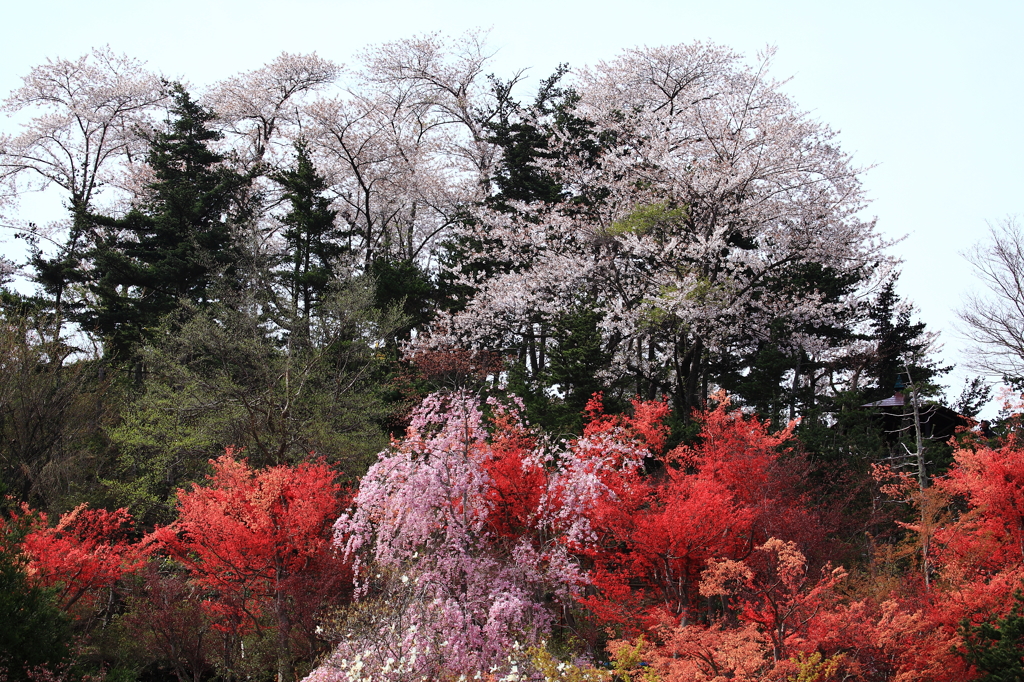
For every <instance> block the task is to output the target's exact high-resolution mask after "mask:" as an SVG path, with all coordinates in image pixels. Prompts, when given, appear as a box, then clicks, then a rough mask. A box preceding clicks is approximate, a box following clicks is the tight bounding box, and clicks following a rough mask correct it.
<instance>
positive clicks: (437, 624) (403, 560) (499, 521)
mask: <svg viewBox="0 0 1024 682" xmlns="http://www.w3.org/2000/svg"><path fill="white" fill-rule="evenodd" d="M488 407H489V411H493V413H494V414H495V415H496V417H495V419H494V421H493V422H492V425H493V427H494V428H495V432H494V434H493V436H490V435H489V434H488V420H487V419H486V418H485V416H484V413H483V411H482V405H481V404H480V402H479V401H478V400H477V399H475V398H473V397H471V396H469V395H468V394H465V393H455V394H450V395H442V394H433V395H431V396H429V397H428V398H427V399H426V400H425V401H424V402H423V404H422V405H421V406H420V408H418V410H417V411H416V412H415V413H414V415H413V418H412V422H411V425H410V427H409V431H408V433H407V435H406V437H405V438H404V439H403V440H401V441H399V442H397V443H396V444H395V446H394V448H393V449H392V450H391V451H388V452H384V453H381V455H380V459H379V461H378V463H377V464H375V465H374V466H372V467H371V468H370V470H369V471H368V472H367V474H366V476H364V477H363V480H362V482H361V484H360V489H359V492H358V494H357V495H356V497H355V500H354V502H355V507H354V508H353V510H351V511H350V512H348V513H346V514H345V515H343V516H342V517H341V518H340V519H339V520H338V522H337V524H336V526H335V528H336V532H337V537H338V542H340V543H343V544H344V546H345V549H346V552H347V553H348V555H349V556H352V557H354V558H355V560H356V562H357V568H358V571H359V576H361V577H360V581H361V587H360V588H359V590H360V592H359V594H361V595H362V596H363V599H364V601H369V603H370V605H371V606H369V607H366V606H364V607H363V610H362V611H359V612H357V613H356V615H355V616H354V617H353V618H350V619H349V621H348V623H347V625H346V626H345V627H342V628H340V630H339V632H338V637H339V639H341V641H340V642H339V644H338V648H337V650H336V651H335V653H334V655H333V656H332V657H331V658H330V659H329V660H328V661H327V662H326V663H325V664H324V665H323V666H322V667H321V668H320V669H319V670H318V671H317V672H315V673H314V675H313V679H322V680H337V679H350V678H352V677H353V676H356V677H358V676H359V675H364V676H365V675H371V676H373V677H374V679H407V678H406V677H402V676H403V675H407V674H410V671H415V672H416V674H417V675H420V676H423V677H431V676H436V675H438V674H440V673H441V672H442V671H445V672H446V673H448V674H451V673H455V674H458V673H462V674H466V675H467V676H469V675H472V674H473V673H474V672H479V671H483V670H488V669H490V668H491V666H494V665H501V664H502V663H503V661H504V659H505V655H506V653H507V652H508V651H510V650H511V649H512V647H513V646H514V645H515V644H516V643H518V642H520V641H521V639H522V640H526V641H521V643H523V644H528V643H529V641H530V640H533V639H534V638H536V637H537V636H538V635H540V634H542V633H543V632H545V631H547V629H548V628H549V627H550V625H551V622H552V618H553V615H552V613H551V611H550V610H549V609H548V608H547V605H546V604H545V603H544V602H545V597H546V595H547V596H554V597H555V598H561V599H563V600H564V599H565V598H567V597H568V596H569V594H570V593H571V591H572V590H573V589H574V588H575V587H576V586H577V585H579V584H580V582H581V580H582V574H581V573H580V571H579V568H578V566H577V564H576V563H575V562H574V561H573V560H572V559H571V557H570V556H569V554H568V552H567V550H566V548H565V546H564V544H562V543H559V542H557V541H556V540H555V538H554V537H552V536H551V534H550V533H547V532H545V530H544V529H545V523H544V521H543V514H542V513H541V508H542V505H543V501H542V499H541V497H542V496H541V495H539V494H537V493H538V491H539V492H543V490H544V489H545V487H546V486H545V481H544V479H545V478H546V476H545V475H544V472H543V466H544V461H543V459H542V457H543V454H542V453H543V449H541V448H538V447H536V444H535V442H534V437H533V436H532V434H530V433H529V430H528V429H527V428H526V426H525V425H524V424H522V423H521V421H520V420H519V418H518V410H517V409H516V408H515V406H504V405H502V404H500V403H497V402H492V403H491V404H490V405H489V406H488ZM517 466H518V468H519V472H520V473H519V475H520V476H521V477H522V479H519V478H518V477H516V476H514V474H513V471H514V470H515V469H516V468H517ZM524 480H525V481H529V482H533V483H534V484H535V485H536V487H534V486H529V485H528V486H523V485H521V483H522V482H523V481H524ZM382 580H383V581H384V585H383V587H380V585H381V581H382ZM375 585H376V586H377V587H375ZM374 603H376V605H377V606H376V607H373V604H374ZM372 608H376V609H378V610H382V611H383V613H384V614H386V615H384V616H380V615H378V616H374V615H373V611H372ZM356 625H359V627H356Z"/></svg>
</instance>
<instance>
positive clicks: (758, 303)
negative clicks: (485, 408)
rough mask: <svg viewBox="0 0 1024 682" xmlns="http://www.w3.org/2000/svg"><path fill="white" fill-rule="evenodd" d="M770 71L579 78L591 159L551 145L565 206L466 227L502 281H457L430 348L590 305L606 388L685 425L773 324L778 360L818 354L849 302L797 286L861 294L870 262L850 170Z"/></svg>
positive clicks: (829, 136) (675, 70)
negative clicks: (467, 295)
mask: <svg viewBox="0 0 1024 682" xmlns="http://www.w3.org/2000/svg"><path fill="white" fill-rule="evenodd" d="M768 66H769V58H768V56H762V57H761V59H760V60H759V61H758V62H757V63H756V64H755V65H754V66H752V67H751V66H745V65H743V64H742V63H741V62H740V59H739V56H738V55H736V54H735V53H733V52H731V51H729V50H726V49H724V48H721V47H718V46H714V45H705V44H700V43H696V44H692V45H679V46H673V47H666V48H648V49H637V50H632V51H628V52H626V53H625V54H623V55H622V56H621V57H620V58H618V59H616V60H614V61H611V62H603V63H600V64H599V65H597V66H596V67H594V68H591V69H587V70H584V71H582V72H579V73H578V74H577V81H576V84H575V87H576V88H577V91H578V93H579V102H578V105H577V107H576V110H575V113H576V114H577V115H579V116H581V117H583V118H585V119H586V120H589V121H590V122H592V124H593V128H592V133H590V135H591V141H592V144H591V145H589V146H585V147H584V146H581V145H580V144H579V141H578V140H576V139H572V138H570V137H569V136H567V135H563V136H561V137H556V138H555V139H554V140H553V149H552V150H551V154H550V156H551V157H552V158H550V159H546V160H545V159H540V160H538V163H539V164H542V165H543V166H544V167H547V168H549V169H550V170H551V171H552V172H553V173H555V175H556V177H558V178H559V180H560V182H561V183H562V185H563V186H564V188H565V190H566V196H567V199H566V200H565V201H563V202H558V203H554V204H543V203H536V202H534V203H530V204H521V205H519V206H518V207H517V208H518V210H517V211H516V212H514V213H508V212H506V213H498V212H495V211H483V212H481V213H480V215H479V219H478V221H477V222H475V223H472V224H468V225H467V227H466V228H465V229H466V230H467V237H468V238H476V239H478V240H479V241H480V243H482V244H484V245H485V248H484V250H483V251H482V252H481V253H480V254H479V257H480V258H481V259H486V260H491V261H493V260H500V261H504V262H507V263H510V264H512V267H510V268H509V270H510V271H509V272H507V273H506V274H503V275H502V274H499V275H497V276H495V277H493V278H492V279H491V280H490V281H486V282H481V281H470V280H472V278H468V279H467V281H466V283H467V284H470V285H473V286H476V287H478V288H479V293H478V294H477V295H476V297H475V298H474V300H472V301H471V302H470V303H469V306H468V307H467V309H466V311H465V312H463V313H461V314H458V315H454V316H453V317H451V318H450V319H448V318H445V319H442V320H441V322H440V325H439V330H446V332H447V335H448V337H454V340H455V341H456V342H458V343H462V344H470V345H490V346H492V347H505V348H508V347H515V346H517V345H518V344H519V343H520V340H521V339H522V338H523V337H524V336H526V335H531V334H533V335H536V334H538V333H540V334H541V335H543V332H542V331H541V332H539V331H538V329H537V326H538V325H540V327H544V326H547V327H550V325H551V323H552V320H553V319H554V318H555V316H557V315H558V314H559V313H561V312H562V311H565V310H568V309H571V308H572V306H573V304H574V303H576V302H577V301H578V300H579V297H580V295H581V293H586V292H592V294H593V297H594V299H595V303H594V305H595V306H596V307H597V309H598V310H600V312H601V316H602V320H601V323H600V328H601V330H602V335H603V340H604V343H605V345H606V347H607V348H608V349H609V350H610V351H611V352H613V357H614V361H613V366H612V368H611V369H610V370H609V371H610V372H611V374H614V375H616V376H623V375H625V376H631V377H634V378H635V390H636V392H637V393H639V394H641V395H644V396H646V397H650V398H653V397H656V396H657V395H658V394H659V393H661V392H667V393H669V394H671V395H673V396H674V397H675V399H676V405H677V408H678V409H680V410H681V411H682V416H683V417H684V418H685V417H686V416H687V414H688V411H689V408H691V407H693V406H695V405H697V404H699V403H700V402H701V400H702V398H701V396H702V393H703V391H704V389H703V386H702V384H703V383H704V382H705V381H707V379H708V377H707V373H706V367H707V362H708V360H709V358H711V357H713V356H722V355H726V354H729V353H734V352H736V351H737V350H738V349H742V348H746V347H748V346H749V344H751V343H752V342H753V341H754V340H756V339H758V338H762V337H765V336H766V335H767V333H768V329H769V326H770V325H771V324H772V323H773V321H776V320H780V319H783V320H788V321H789V322H790V323H791V325H792V326H793V327H794V329H797V330H798V333H794V335H793V336H792V337H791V338H790V339H789V340H788V341H787V342H788V343H790V344H792V345H794V346H798V347H800V348H804V349H807V350H808V351H811V352H818V351H820V352H824V351H825V350H827V347H826V346H827V344H823V342H822V341H821V340H820V339H819V338H817V337H816V335H815V333H814V329H815V328H818V327H822V326H824V325H827V324H829V323H830V322H831V321H834V320H835V319H837V318H838V317H839V316H841V315H842V314H844V313H845V312H847V311H849V310H850V308H851V306H853V305H854V304H855V303H856V300H857V298H856V295H855V292H853V291H849V290H847V291H842V292H840V293H838V294H829V293H828V292H826V290H825V287H824V286H823V285H820V284H819V283H818V282H817V281H807V277H803V276H798V275H800V274H801V273H808V272H812V271H814V270H815V269H817V270H819V271H821V272H822V273H823V274H822V275H821V276H820V277H817V278H816V279H819V280H821V279H825V278H830V277H842V276H847V275H849V276H853V277H854V279H855V280H857V281H862V280H864V279H865V278H866V277H868V276H869V275H870V274H871V272H872V270H873V268H874V266H875V264H876V263H878V262H882V261H885V260H886V258H885V257H884V256H883V255H882V253H881V252H880V248H881V246H882V244H881V243H880V240H879V239H878V238H877V237H876V235H875V233H874V227H873V223H871V222H865V221H864V220H862V219H861V218H860V217H859V215H860V212H861V211H862V209H863V208H864V205H865V202H864V198H863V193H862V190H861V186H860V180H859V175H860V170H859V169H858V168H856V167H855V166H854V165H853V164H852V162H851V160H850V158H849V156H848V155H846V154H844V153H843V152H842V151H841V150H840V149H839V148H838V146H837V144H836V140H835V133H834V132H833V131H831V130H830V129H829V128H828V127H827V126H825V125H824V124H822V123H819V122H817V121H814V120H812V119H810V118H809V117H808V116H807V115H806V114H803V113H802V112H800V110H799V109H798V108H797V107H796V105H795V104H794V103H793V102H792V101H791V100H790V99H789V98H788V97H787V96H786V95H785V94H783V92H782V84H781V83H779V82H777V81H775V80H773V79H772V78H771V77H770V76H769V75H768ZM595 150H598V151H597V152H596V153H595ZM799 330H803V331H799ZM441 336H444V335H443V334H441ZM444 340H445V341H447V342H451V341H452V339H451V338H446V339H444ZM540 369H541V367H536V368H534V371H535V372H536V371H539V370H540Z"/></svg>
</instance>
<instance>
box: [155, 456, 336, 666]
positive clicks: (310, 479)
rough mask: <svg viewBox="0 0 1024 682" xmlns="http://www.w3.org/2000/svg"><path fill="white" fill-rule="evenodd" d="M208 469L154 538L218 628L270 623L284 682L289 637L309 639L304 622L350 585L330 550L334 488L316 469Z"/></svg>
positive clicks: (234, 465) (239, 465)
mask: <svg viewBox="0 0 1024 682" xmlns="http://www.w3.org/2000/svg"><path fill="white" fill-rule="evenodd" d="M212 464H213V474H211V475H210V476H209V479H208V481H207V485H205V486H199V485H195V486H193V488H192V490H189V491H185V490H179V492H178V512H179V518H178V521H176V522H175V523H174V524H173V525H171V526H168V527H165V528H159V529H157V530H156V531H155V532H154V537H155V538H156V539H157V540H158V541H159V542H160V543H161V544H162V545H163V547H165V548H166V550H167V551H168V552H169V553H170V554H171V556H173V557H174V558H175V559H177V560H178V561H179V562H181V563H182V564H184V565H185V566H186V567H187V568H188V570H189V571H190V573H191V576H192V579H193V580H194V581H196V582H197V583H198V584H200V585H202V586H203V587H205V588H206V589H208V590H209V594H210V595H211V596H210V598H209V599H208V600H207V601H206V602H205V606H206V608H207V610H208V611H209V612H210V613H211V615H212V616H213V617H214V619H215V623H217V624H218V627H220V628H222V629H234V630H237V631H239V632H242V631H245V630H249V629H255V630H257V631H259V630H261V629H262V628H263V627H265V624H266V620H267V617H269V618H270V620H271V621H272V623H273V627H274V628H275V629H276V631H277V668H278V680H283V679H285V678H287V677H289V676H290V674H291V664H292V660H293V653H294V652H293V651H292V639H293V638H292V635H293V633H294V631H296V630H299V631H302V632H307V633H309V634H310V635H311V634H312V630H313V628H314V627H315V624H314V623H313V622H312V618H313V615H314V614H315V613H316V612H317V611H318V609H319V608H320V607H321V606H322V605H324V604H325V603H326V601H327V600H328V599H332V598H337V595H339V594H343V593H344V592H345V590H346V585H350V584H351V572H350V570H349V568H348V565H347V564H345V563H344V562H343V561H342V560H341V558H340V557H338V556H337V555H336V553H335V551H334V549H333V547H332V545H331V526H332V524H333V522H334V520H335V518H337V516H338V514H339V512H340V510H341V507H342V501H341V498H340V486H339V485H338V484H337V483H336V482H335V474H334V472H333V471H332V470H331V469H330V467H328V466H327V465H326V464H324V463H322V462H315V463H306V464H300V465H299V466H296V467H289V466H277V467H272V468H269V469H264V470H253V469H251V468H249V466H248V464H247V463H246V462H245V461H244V460H238V459H235V458H234V457H233V456H232V453H231V452H230V451H229V452H228V454H226V455H224V456H222V457H220V458H218V459H217V460H216V461H214V462H212ZM307 621H308V622H307Z"/></svg>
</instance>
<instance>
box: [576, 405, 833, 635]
mask: <svg viewBox="0 0 1024 682" xmlns="http://www.w3.org/2000/svg"><path fill="white" fill-rule="evenodd" d="M633 406H634V410H633V414H632V415H626V416H609V415H605V414H603V411H602V406H601V403H600V396H595V398H594V399H593V400H592V401H591V402H590V404H589V405H588V406H587V410H588V412H589V414H590V422H589V423H588V425H587V426H586V429H585V431H584V437H583V438H582V439H580V441H579V442H577V444H576V445H575V447H576V448H577V449H590V450H592V451H593V452H592V453H591V456H592V457H594V458H597V457H608V456H612V457H618V460H617V461H623V459H624V458H623V456H622V455H616V453H615V450H616V449H617V448H618V449H623V450H631V451H632V452H633V453H634V455H635V454H636V453H643V452H646V453H647V454H648V455H649V456H650V458H653V460H654V464H651V462H650V460H648V464H649V465H650V466H647V467H646V470H645V469H643V468H641V467H638V466H618V467H616V468H610V469H606V470H605V473H604V474H603V477H602V483H603V484H604V485H605V486H606V487H607V489H608V494H607V495H605V496H604V497H603V498H602V499H601V500H600V501H599V502H598V503H597V504H596V505H595V506H594V508H593V509H592V510H590V511H589V512H587V513H588V514H589V519H590V523H591V526H592V527H593V528H594V529H596V531H597V532H598V534H599V537H598V540H597V542H595V543H593V544H592V545H591V546H589V547H587V548H586V550H585V553H586V554H587V556H588V557H589V558H590V559H591V561H592V562H593V566H594V568H593V571H592V577H593V583H594V585H595V586H596V587H597V588H598V593H597V594H596V595H592V596H589V597H587V598H585V599H584V602H585V603H586V605H587V606H588V607H589V608H590V609H591V610H593V611H594V613H595V614H596V615H597V616H598V617H599V618H600V619H602V620H605V621H608V622H610V623H616V624H618V625H620V626H622V627H624V628H625V631H626V632H627V634H629V633H632V634H636V633H637V632H639V631H640V630H641V629H649V628H651V627H653V626H654V625H655V624H656V623H659V622H661V621H662V619H663V617H664V616H665V615H668V616H670V617H671V618H674V619H677V620H686V619H688V618H694V617H697V616H698V615H699V610H700V595H699V593H698V589H697V588H698V584H699V582H700V575H701V572H702V571H703V570H704V568H705V567H706V566H707V565H708V562H709V561H711V560H712V559H716V558H722V557H724V558H731V559H740V558H742V557H744V556H746V555H747V554H749V553H750V552H751V551H752V550H753V548H754V547H755V546H756V545H757V544H760V543H762V542H764V541H766V540H767V539H768V537H771V536H772V535H777V536H779V537H782V538H786V539H803V538H814V537H818V536H820V535H821V529H820V527H819V526H818V524H817V523H816V522H815V519H814V517H813V515H811V514H810V513H809V512H808V511H807V509H806V507H805V505H804V503H803V498H802V496H801V494H800V492H799V485H800V483H801V477H800V475H799V474H800V473H801V471H802V469H801V466H802V464H803V462H802V460H800V459H799V458H798V457H797V456H795V455H791V456H790V458H789V459H783V457H782V455H783V454H787V450H786V449H785V447H786V443H787V441H788V440H789V438H790V437H791V429H787V430H784V431H782V432H780V433H777V434H770V433H768V429H767V425H766V424H764V423H762V422H761V421H759V420H757V419H756V418H753V417H748V416H746V415H744V414H743V413H742V412H740V411H737V410H729V409H728V401H727V400H724V399H722V400H720V403H719V405H718V407H717V408H716V409H714V410H712V411H708V412H704V413H698V414H697V415H696V419H698V420H699V421H700V422H701V424H702V431H701V436H700V440H699V442H698V443H697V444H695V445H692V446H681V447H678V448H676V449H674V450H673V451H671V452H669V453H667V454H664V453H663V451H664V447H665V439H666V436H667V428H666V427H665V425H664V424H663V420H664V417H665V416H666V415H667V413H668V410H669V408H668V405H667V404H665V403H664V402H640V401H634V403H633Z"/></svg>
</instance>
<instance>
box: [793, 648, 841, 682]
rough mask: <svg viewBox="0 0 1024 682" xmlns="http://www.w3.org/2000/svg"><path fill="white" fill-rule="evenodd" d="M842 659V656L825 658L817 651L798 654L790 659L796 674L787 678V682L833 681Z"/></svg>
mask: <svg viewBox="0 0 1024 682" xmlns="http://www.w3.org/2000/svg"><path fill="white" fill-rule="evenodd" d="M844 658H845V655H844V654H836V655H835V656H829V657H828V658H825V657H823V656H822V655H821V653H820V652H817V651H815V652H814V653H813V654H810V655H806V654H798V655H797V656H796V658H793V659H791V660H792V661H793V663H796V665H797V672H796V674H795V675H791V676H790V677H788V678H787V682H828V681H829V680H832V679H834V676H835V674H836V672H837V671H838V670H839V665H840V664H841V663H842V662H843V659H844Z"/></svg>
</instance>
